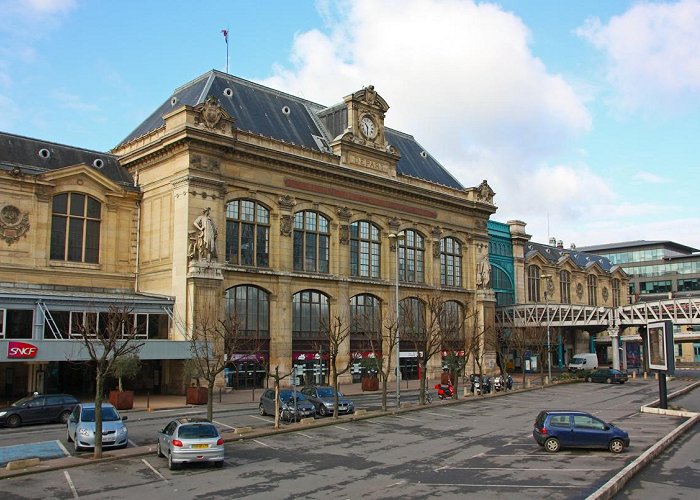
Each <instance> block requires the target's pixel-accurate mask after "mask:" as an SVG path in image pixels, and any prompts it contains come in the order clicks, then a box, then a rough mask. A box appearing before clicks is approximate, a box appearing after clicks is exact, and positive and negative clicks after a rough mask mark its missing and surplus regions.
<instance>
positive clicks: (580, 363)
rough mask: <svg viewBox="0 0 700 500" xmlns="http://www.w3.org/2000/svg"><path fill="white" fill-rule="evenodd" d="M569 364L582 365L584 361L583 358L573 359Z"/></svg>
mask: <svg viewBox="0 0 700 500" xmlns="http://www.w3.org/2000/svg"><path fill="white" fill-rule="evenodd" d="M571 362H572V363H573V364H575V365H582V364H584V363H585V362H586V360H585V359H584V358H574V359H573V360H572V361H571Z"/></svg>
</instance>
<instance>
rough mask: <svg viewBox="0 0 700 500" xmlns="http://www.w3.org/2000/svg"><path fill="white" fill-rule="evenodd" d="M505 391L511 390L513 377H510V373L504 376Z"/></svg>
mask: <svg viewBox="0 0 700 500" xmlns="http://www.w3.org/2000/svg"><path fill="white" fill-rule="evenodd" d="M506 390H507V391H511V390H513V377H511V376H510V373H509V374H507V375H506Z"/></svg>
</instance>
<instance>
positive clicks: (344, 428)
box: [335, 425, 352, 432]
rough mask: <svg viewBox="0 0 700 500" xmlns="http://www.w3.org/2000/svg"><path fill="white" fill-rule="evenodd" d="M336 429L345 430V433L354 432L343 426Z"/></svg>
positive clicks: (337, 426)
mask: <svg viewBox="0 0 700 500" xmlns="http://www.w3.org/2000/svg"><path fill="white" fill-rule="evenodd" d="M335 427H336V428H337V429H343V430H344V431H348V432H352V431H351V430H350V429H348V428H347V427H343V426H342V425H336V426H335Z"/></svg>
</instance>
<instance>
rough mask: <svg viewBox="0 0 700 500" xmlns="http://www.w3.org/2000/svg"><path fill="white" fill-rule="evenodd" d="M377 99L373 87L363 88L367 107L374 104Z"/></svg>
mask: <svg viewBox="0 0 700 500" xmlns="http://www.w3.org/2000/svg"><path fill="white" fill-rule="evenodd" d="M376 99H377V91H376V90H374V85H370V86H368V87H366V88H365V102H366V103H367V104H369V105H372V104H374V101H375V100H376Z"/></svg>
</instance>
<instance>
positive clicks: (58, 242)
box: [51, 193, 102, 264]
mask: <svg viewBox="0 0 700 500" xmlns="http://www.w3.org/2000/svg"><path fill="white" fill-rule="evenodd" d="M101 219H102V204H101V203H100V201H99V200H97V199H95V198H93V197H92V196H88V195H86V194H81V193H63V194H57V195H56V196H54V197H53V205H52V213H51V259H53V260H67V261H70V262H89V263H94V264H97V263H98V262H99V259H100V224H101Z"/></svg>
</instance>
